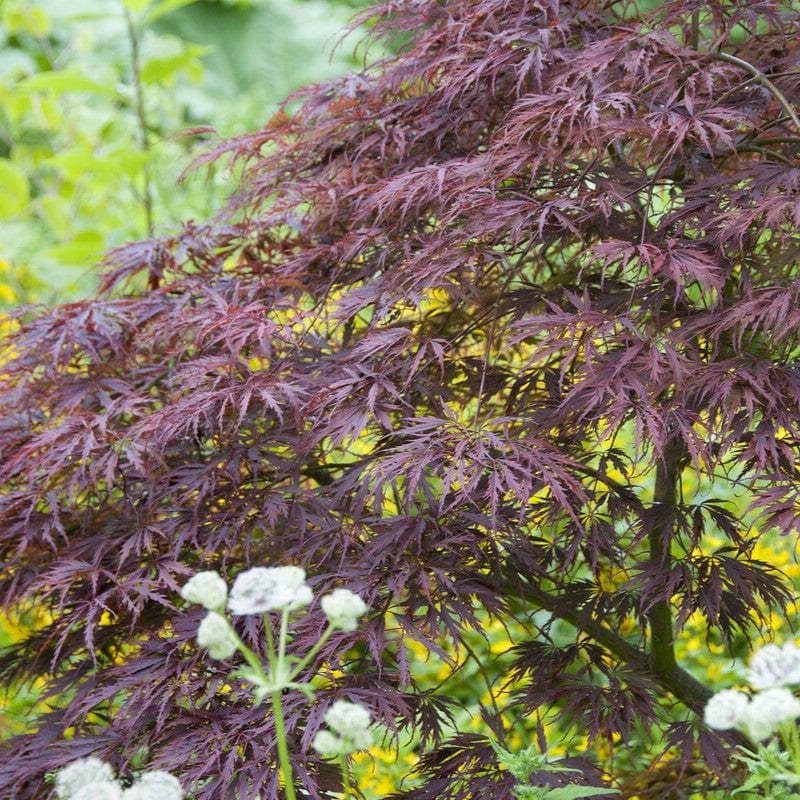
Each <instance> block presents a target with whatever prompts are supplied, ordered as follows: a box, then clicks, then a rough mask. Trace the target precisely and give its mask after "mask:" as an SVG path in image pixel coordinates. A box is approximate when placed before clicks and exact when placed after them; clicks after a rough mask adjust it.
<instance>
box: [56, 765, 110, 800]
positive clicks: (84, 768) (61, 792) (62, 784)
mask: <svg viewBox="0 0 800 800" xmlns="http://www.w3.org/2000/svg"><path fill="white" fill-rule="evenodd" d="M113 782H114V771H113V770H112V769H111V766H110V765H109V764H106V763H105V761H101V760H100V759H99V758H95V757H94V756H90V757H89V758H81V759H78V761H73V762H72V763H71V764H69V765H68V766H66V767H63V768H62V769H60V770H58V772H57V773H56V795H58V797H59V800H72V798H73V796H74V795H75V794H76V793H77V792H78V790H79V789H81V788H82V787H83V786H86V785H90V784H99V783H113Z"/></svg>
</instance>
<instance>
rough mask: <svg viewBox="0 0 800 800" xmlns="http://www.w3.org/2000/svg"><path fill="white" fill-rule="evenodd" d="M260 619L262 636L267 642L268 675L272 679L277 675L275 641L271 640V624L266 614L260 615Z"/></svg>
mask: <svg viewBox="0 0 800 800" xmlns="http://www.w3.org/2000/svg"><path fill="white" fill-rule="evenodd" d="M261 618H262V619H263V620H264V636H265V637H266V640H267V663H268V664H269V671H270V675H272V677H273V678H274V677H275V675H276V674H277V673H276V668H277V659H276V657H275V641H274V640H273V638H272V623H271V622H270V621H269V615H268V614H262V615H261Z"/></svg>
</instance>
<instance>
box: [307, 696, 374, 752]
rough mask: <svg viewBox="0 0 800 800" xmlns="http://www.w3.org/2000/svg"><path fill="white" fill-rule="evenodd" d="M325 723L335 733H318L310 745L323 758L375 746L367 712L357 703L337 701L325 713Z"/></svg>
mask: <svg viewBox="0 0 800 800" xmlns="http://www.w3.org/2000/svg"><path fill="white" fill-rule="evenodd" d="M325 722H327V723H328V725H330V726H331V728H333V730H334V731H336V733H335V734H334V733H332V732H331V731H324V730H323V731H319V732H318V733H317V735H316V736H315V737H314V741H313V742H312V744H311V746H312V747H313V748H314V749H315V750H316V751H317V752H318V753H321V754H322V755H324V756H341V755H348V754H350V753H357V752H358V751H359V750H366V749H367V748H368V747H371V746H372V745H373V744H375V737H374V736H373V734H372V731H371V730H370V729H369V725H370V718H369V711H368V710H367V709H366V708H364V706H362V705H359V704H358V703H348V702H347V701H346V700H337V701H336V702H335V703H334V704H333V705H332V706H331V707H330V708H329V709H328V710H327V711H326V712H325ZM336 734H338V735H336Z"/></svg>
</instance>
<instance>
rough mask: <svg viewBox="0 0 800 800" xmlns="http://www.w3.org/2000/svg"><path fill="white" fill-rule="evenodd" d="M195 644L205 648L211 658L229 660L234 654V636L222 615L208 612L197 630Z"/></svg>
mask: <svg viewBox="0 0 800 800" xmlns="http://www.w3.org/2000/svg"><path fill="white" fill-rule="evenodd" d="M197 643H198V644H199V645H200V647H205V648H206V649H207V650H208V654H209V655H210V656H211V658H216V659H219V660H222V659H225V658H230V657H231V656H232V655H233V654H234V653H235V652H236V646H237V644H238V642H237V640H236V635H235V634H234V632H233V628H231V624H230V622H228V620H227V619H225V617H223V616H222V614H218V613H217V612H216V611H209V612H208V614H206V616H205V617H204V618H203V621H202V622H201V623H200V626H199V627H198V629H197Z"/></svg>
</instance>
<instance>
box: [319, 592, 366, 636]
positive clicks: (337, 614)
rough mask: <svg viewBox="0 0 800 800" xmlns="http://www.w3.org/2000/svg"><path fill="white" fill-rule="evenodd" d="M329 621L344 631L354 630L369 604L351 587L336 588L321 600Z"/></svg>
mask: <svg viewBox="0 0 800 800" xmlns="http://www.w3.org/2000/svg"><path fill="white" fill-rule="evenodd" d="M320 605H321V606H322V610H323V611H324V612H325V616H326V617H327V618H328V622H330V624H331V625H332V626H333V627H334V628H338V629H339V630H342V631H354V630H355V629H356V628H357V627H358V623H357V621H356V620H357V619H358V618H359V617H361V616H363V615H364V614H366V612H367V604H366V603H365V602H364V601H363V600H362V599H361V598H360V597H359V596H358V595H357V594H355V593H354V592H351V591H350V590H349V589H334V590H333V591H332V592H331V593H330V594H326V595H325V596H324V597H323V598H322V600H321V601H320Z"/></svg>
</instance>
